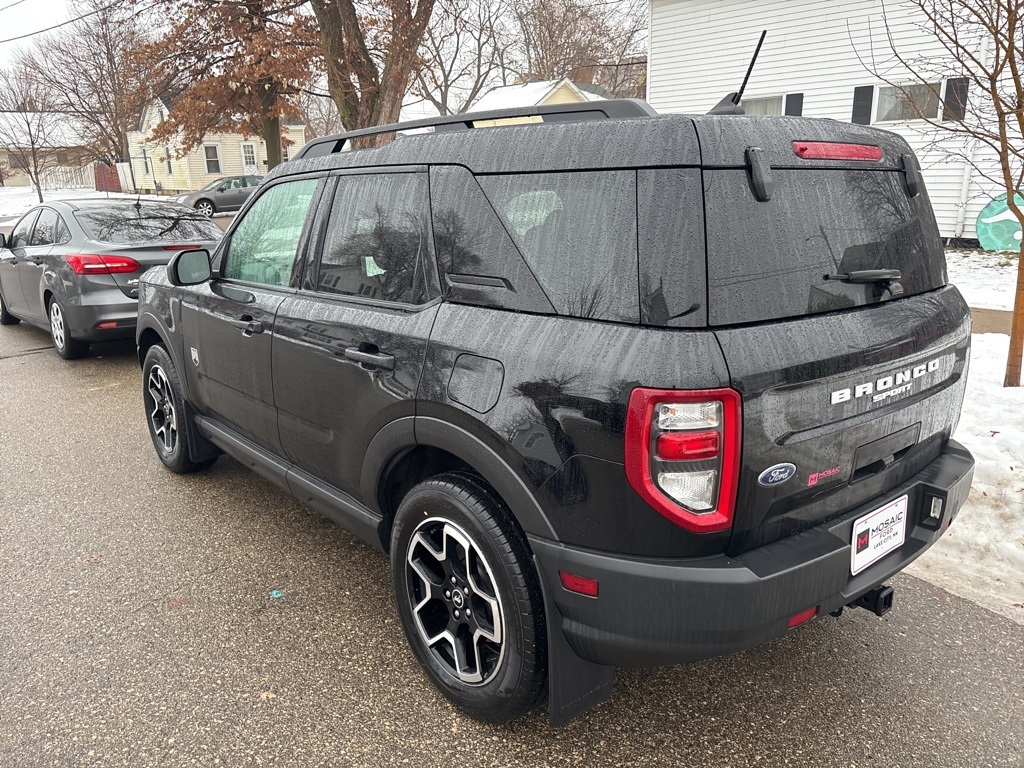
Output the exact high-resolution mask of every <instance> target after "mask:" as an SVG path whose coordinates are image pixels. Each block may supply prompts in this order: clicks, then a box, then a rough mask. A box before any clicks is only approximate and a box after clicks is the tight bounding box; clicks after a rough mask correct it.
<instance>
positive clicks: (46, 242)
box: [18, 208, 67, 320]
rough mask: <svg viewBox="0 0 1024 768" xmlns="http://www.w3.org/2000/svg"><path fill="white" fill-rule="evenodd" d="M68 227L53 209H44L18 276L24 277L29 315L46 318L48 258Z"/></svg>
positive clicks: (23, 284) (22, 286) (34, 229)
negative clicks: (44, 280) (44, 299)
mask: <svg viewBox="0 0 1024 768" xmlns="http://www.w3.org/2000/svg"><path fill="white" fill-rule="evenodd" d="M66 235H67V227H65V226H64V222H62V221H61V218H60V216H59V215H58V214H57V212H56V211H55V210H53V209H52V208H42V209H40V211H39V218H38V219H36V225H35V226H34V227H33V228H32V236H31V237H30V238H29V241H28V247H27V248H26V249H25V260H24V261H22V262H21V269H19V270H18V277H19V278H21V290H22V292H23V293H24V294H25V305H26V307H25V308H26V311H27V312H28V316H29V317H31V318H34V319H36V320H43V319H44V318H45V317H46V307H44V306H43V289H42V283H43V272H45V271H46V262H47V257H49V256H50V252H51V251H52V250H53V244H54V243H55V242H57V241H58V240H62V239H66Z"/></svg>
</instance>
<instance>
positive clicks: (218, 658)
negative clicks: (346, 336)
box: [0, 324, 1024, 768]
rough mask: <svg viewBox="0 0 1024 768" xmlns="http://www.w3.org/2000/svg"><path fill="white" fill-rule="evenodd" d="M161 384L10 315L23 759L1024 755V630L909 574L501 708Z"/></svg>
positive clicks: (11, 620)
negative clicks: (155, 445)
mask: <svg viewBox="0 0 1024 768" xmlns="http://www.w3.org/2000/svg"><path fill="white" fill-rule="evenodd" d="M140 390H141V376H140V373H139V368H138V364H137V362H136V360H135V357H134V349H133V348H132V346H131V344H120V345H108V346H105V347H100V346H97V347H95V348H94V350H93V352H92V353H91V354H90V356H89V357H87V358H86V359H84V360H80V361H75V362H64V361H62V360H61V359H60V358H58V357H57V355H56V354H55V353H54V352H53V351H52V350H51V349H50V348H49V338H48V336H47V335H46V334H45V333H43V332H41V331H38V330H35V329H32V328H28V327H26V326H24V324H23V325H20V326H14V327H3V328H0V766H3V768H23V767H24V768H43V767H48V766H62V767H64V766H73V767H74V768H84V767H86V766H160V768H171V767H173V766H193V765H195V766H212V765H223V766H238V767H239V768H241V767H243V766H244V767H247V768H248V767H251V766H264V765H267V766H296V767H302V768H305V767H307V766H321V765H325V766H384V765H415V766H490V765H494V766H511V765H516V766H542V765H550V766H569V765H572V766H576V765H583V766H620V765H622V766H626V765H629V766H708V767H711V766H784V765H792V766H829V767H833V766H860V767H864V766H880V767H884V768H893V767H895V766H929V768H940V767H945V766H950V767H953V766H964V767H965V768H966V767H969V768H982V767H984V766H1014V767H1015V768H1019V767H1020V766H1022V765H1024V633H1022V632H1021V627H1020V626H1019V625H1017V624H1013V623H1012V622H1010V621H1008V620H1005V619H1002V618H1001V617H999V616H997V615H995V614H993V613H990V612H989V611H987V610H984V609H982V608H980V607H978V606H976V605H974V604H973V603H970V602H967V601H965V600H963V599H960V598H957V597H955V596H953V595H951V594H949V593H947V592H944V591H942V590H940V589H938V588H936V587H933V586H931V585H930V584H928V583H926V582H923V581H920V580H917V579H914V578H912V577H909V576H902V577H898V578H896V579H895V580H894V581H893V582H892V583H893V585H894V586H895V587H896V606H895V608H894V609H893V610H892V611H891V612H890V613H889V614H888V615H887V616H885V617H884V618H881V619H879V618H876V617H875V616H873V615H870V614H868V613H867V612H865V611H847V612H846V614H845V615H844V616H843V617H842V618H840V619H838V620H837V619H833V618H831V617H824V618H821V619H818V620H816V621H813V622H811V623H810V624H807V625H805V626H804V627H801V628H800V629H798V630H795V631H793V632H791V633H790V634H789V635H787V636H786V637H784V638H782V639H780V640H778V641H776V642H774V643H772V644H770V645H767V646H765V647H762V648H758V649H756V650H753V651H749V652H746V653H743V654H739V655H737V656H733V657H730V658H725V659H717V660H713V661H708V662H704V663H701V664H694V665H689V666H679V667H673V668H666V669H655V670H623V671H620V672H619V673H618V674H617V678H616V685H615V694H614V696H613V698H612V700H611V701H609V702H607V703H606V704H604V705H602V706H601V707H599V708H598V709H597V710H595V711H594V712H592V713H591V714H590V715H589V716H587V717H585V718H584V719H582V720H579V721H577V722H575V723H573V724H571V725H570V726H568V727H566V728H563V729H560V730H552V729H550V728H549V727H548V725H547V722H546V713H545V712H544V711H543V710H541V711H538V712H537V713H535V714H534V715H531V716H530V717H528V718H526V719H524V720H522V721H520V722H517V723H515V724H512V725H505V726H493V725H484V724H480V723H477V722H475V721H473V720H470V719H468V718H467V717H465V716H464V715H462V714H460V713H459V712H458V711H456V710H455V709H454V708H453V707H451V706H450V705H449V704H448V703H447V701H446V700H445V699H444V698H443V697H442V696H441V695H440V694H439V693H437V692H435V690H434V689H433V687H432V686H431V685H430V684H429V683H428V682H427V680H426V678H425V677H424V676H423V674H421V672H420V670H419V668H418V666H417V664H416V662H415V660H414V658H413V656H412V654H411V652H410V651H409V650H408V648H407V646H406V642H405V639H404V636H403V635H402V631H401V628H400V626H399V624H398V621H397V619H396V616H395V608H394V604H393V600H392V597H391V594H390V588H389V582H388V578H387V562H386V559H385V558H384V557H383V556H382V555H380V554H378V553H376V552H374V551H373V550H371V549H370V548H369V547H367V546H365V545H363V544H362V543H360V542H359V541H357V540H356V539H355V538H354V537H353V536H351V535H349V534H348V533H346V532H344V531H342V530H340V529H338V528H337V527H335V526H334V525H333V524H331V523H329V522H328V521H326V520H325V519H323V518H321V517H319V516H318V515H317V514H316V513H315V512H313V511H311V510H309V509H307V508H306V507H304V506H302V505H301V504H299V503H297V502H295V501H293V500H292V499H290V498H289V497H287V496H285V495H284V494H283V493H282V492H281V491H279V490H277V489H276V488H275V487H273V486H271V485H270V484H269V483H267V482H265V481H264V480H262V479H261V478H259V477H258V476H257V475H255V474H254V473H252V472H250V471H247V470H245V469H244V468H242V467H241V466H240V465H239V464H238V463H236V462H234V461H233V460H231V459H228V458H221V459H220V460H219V461H218V462H217V463H216V464H215V465H214V467H213V468H212V469H211V470H210V471H208V472H206V473H203V474H197V475H191V476H188V477H179V476H176V475H173V474H171V473H170V472H168V471H166V470H165V469H163V467H162V466H161V465H160V464H159V462H158V461H157V459H156V457H155V455H154V453H153V449H152V446H151V445H150V442H149V436H148V433H147V430H146V427H145V423H144V421H143V412H142V405H141V394H140ZM680 620H684V621H685V617H681V618H680Z"/></svg>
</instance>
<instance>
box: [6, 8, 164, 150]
mask: <svg viewBox="0 0 1024 768" xmlns="http://www.w3.org/2000/svg"><path fill="white" fill-rule="evenodd" d="M72 12H73V15H74V16H82V17H83V18H82V19H81V20H80V21H78V22H76V23H75V24H72V25H70V26H66V27H62V28H61V29H60V30H58V31H56V32H54V33H52V34H50V35H49V36H46V37H43V38H41V39H40V40H39V41H38V42H37V43H36V46H35V48H34V49H29V50H27V51H23V52H22V53H21V54H20V56H19V57H18V61H19V63H20V64H21V65H22V66H23V67H24V69H25V71H26V72H28V73H29V74H30V75H31V77H32V78H33V79H35V80H36V82H38V84H39V85H40V86H41V87H43V88H45V89H46V92H47V94H48V97H49V100H50V102H51V104H52V106H53V108H54V109H55V110H56V111H59V112H63V113H65V114H67V115H71V116H73V117H74V118H75V119H76V121H77V123H79V124H80V126H81V128H82V131H83V133H84V134H85V136H83V139H84V140H85V142H86V143H87V144H88V145H90V146H91V147H92V148H93V150H94V152H95V154H96V155H98V156H101V157H103V156H105V157H113V158H118V157H127V156H128V154H129V149H128V132H129V131H130V130H132V129H133V128H134V127H135V123H136V121H137V120H138V116H139V113H140V111H141V110H142V107H143V105H144V102H145V97H146V95H147V90H148V89H147V86H148V85H149V83H150V82H151V80H152V78H153V75H154V71H153V66H152V63H151V61H152V60H151V59H148V58H145V57H137V56H135V55H134V54H135V52H136V51H137V50H138V49H139V48H140V47H141V46H142V45H143V43H144V42H146V39H145V35H144V33H143V31H142V25H141V22H140V20H139V16H138V14H137V13H136V12H135V9H134V8H132V7H128V8H126V7H124V6H122V5H118V4H111V3H109V2H107V1H106V0H77V2H75V3H74V4H73V5H72ZM87 14H88V15H87Z"/></svg>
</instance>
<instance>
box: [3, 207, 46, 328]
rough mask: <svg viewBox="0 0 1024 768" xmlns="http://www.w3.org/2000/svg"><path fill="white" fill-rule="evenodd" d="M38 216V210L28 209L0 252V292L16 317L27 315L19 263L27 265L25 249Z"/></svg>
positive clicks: (9, 309)
mask: <svg viewBox="0 0 1024 768" xmlns="http://www.w3.org/2000/svg"><path fill="white" fill-rule="evenodd" d="M38 216H39V211H38V210H35V211H29V212H28V213H27V214H26V215H25V216H24V218H22V220H21V221H19V222H18V223H17V225H16V226H15V227H14V230H13V231H12V232H11V237H10V239H9V240H8V241H7V245H8V247H7V250H5V251H2V252H0V292H2V293H3V297H4V304H6V305H7V309H8V311H10V312H13V313H14V314H15V315H17V316H18V317H28V304H27V302H26V301H25V292H24V291H23V290H22V288H21V271H22V270H21V264H22V263H25V264H26V265H27V261H28V259H27V257H26V256H25V249H26V248H27V246H28V241H29V237H30V236H31V234H32V225H33V224H35V221H36V218H37V217H38ZM25 268H26V269H27V268H28V267H27V266H26V267H25Z"/></svg>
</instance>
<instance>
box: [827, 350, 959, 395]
mask: <svg viewBox="0 0 1024 768" xmlns="http://www.w3.org/2000/svg"><path fill="white" fill-rule="evenodd" d="M940 360H941V358H938V357H937V358H935V359H934V360H929V361H928V362H927V363H921V364H920V365H915V366H914V367H913V368H907V369H906V370H904V371H897V372H896V373H890V374H887V375H886V376H882V377H881V378H879V379H876V380H875V381H866V382H864V383H863V384H857V385H856V386H855V387H847V388H846V389H837V390H836V391H835V392H833V393H832V398H831V400H832V405H838V404H839V403H845V402H847V401H848V400H855V399H857V398H859V397H865V396H866V395H872V398H871V400H872V401H873V402H876V403H880V402H882V401H883V400H886V399H888V398H890V397H896V396H897V395H902V394H904V393H906V392H909V391H910V390H911V389H913V386H914V385H913V379H919V378H921V377H922V376H924V375H925V374H926V373H934V372H935V371H937V370H938V369H939V362H940ZM893 385H895V388H893ZM876 393H877V394H876Z"/></svg>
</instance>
